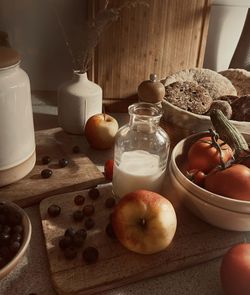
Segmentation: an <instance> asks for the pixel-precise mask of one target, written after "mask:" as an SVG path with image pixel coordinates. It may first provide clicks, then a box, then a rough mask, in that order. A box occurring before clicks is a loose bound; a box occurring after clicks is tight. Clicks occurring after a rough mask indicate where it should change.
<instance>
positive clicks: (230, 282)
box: [220, 243, 250, 295]
mask: <svg viewBox="0 0 250 295" xmlns="http://www.w3.org/2000/svg"><path fill="white" fill-rule="evenodd" d="M220 278H221V284H222V288H223V290H224V292H225V295H249V294H250V243H244V244H238V245H236V246H233V247H232V248H231V249H230V250H229V251H228V252H227V253H226V254H225V256H224V257H223V260H222V263H221V268H220Z"/></svg>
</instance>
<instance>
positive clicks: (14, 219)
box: [8, 210, 22, 226]
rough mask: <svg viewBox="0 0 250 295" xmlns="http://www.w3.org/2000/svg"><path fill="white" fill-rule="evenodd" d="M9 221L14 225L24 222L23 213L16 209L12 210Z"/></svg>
mask: <svg viewBox="0 0 250 295" xmlns="http://www.w3.org/2000/svg"><path fill="white" fill-rule="evenodd" d="M8 223H9V224H10V225H12V226H14V225H19V224H21V223H22V215H21V214H20V213H19V212H16V211H14V210H12V211H10V213H9V215H8Z"/></svg>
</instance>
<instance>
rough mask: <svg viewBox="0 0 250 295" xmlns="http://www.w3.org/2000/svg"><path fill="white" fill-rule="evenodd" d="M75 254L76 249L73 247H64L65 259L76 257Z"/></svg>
mask: <svg viewBox="0 0 250 295" xmlns="http://www.w3.org/2000/svg"><path fill="white" fill-rule="evenodd" d="M76 256H77V251H76V249H75V248H74V247H68V248H66V249H65V251H64V257H65V258H66V259H69V260H71V259H74V258H76Z"/></svg>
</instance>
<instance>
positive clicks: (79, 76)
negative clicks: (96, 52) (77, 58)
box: [73, 71, 88, 81]
mask: <svg viewBox="0 0 250 295" xmlns="http://www.w3.org/2000/svg"><path fill="white" fill-rule="evenodd" d="M73 80H74V81H88V75H87V72H85V73H80V72H78V71H74V72H73Z"/></svg>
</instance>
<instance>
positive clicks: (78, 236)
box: [73, 233, 85, 247]
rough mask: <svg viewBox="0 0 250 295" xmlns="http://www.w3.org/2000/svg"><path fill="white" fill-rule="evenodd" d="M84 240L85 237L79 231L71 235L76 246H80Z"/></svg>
mask: <svg viewBox="0 0 250 295" xmlns="http://www.w3.org/2000/svg"><path fill="white" fill-rule="evenodd" d="M84 241H85V238H84V237H83V236H82V235H81V234H79V233H76V234H75V235H74V237H73V244H74V246H76V247H81V246H82V245H83V242H84Z"/></svg>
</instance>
